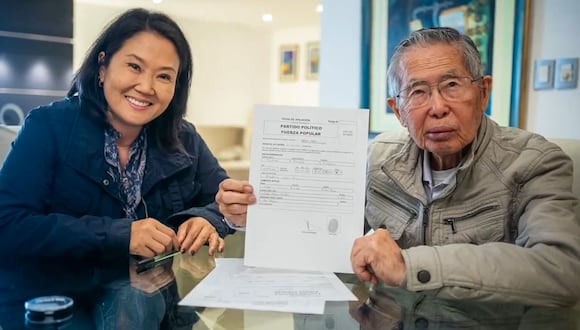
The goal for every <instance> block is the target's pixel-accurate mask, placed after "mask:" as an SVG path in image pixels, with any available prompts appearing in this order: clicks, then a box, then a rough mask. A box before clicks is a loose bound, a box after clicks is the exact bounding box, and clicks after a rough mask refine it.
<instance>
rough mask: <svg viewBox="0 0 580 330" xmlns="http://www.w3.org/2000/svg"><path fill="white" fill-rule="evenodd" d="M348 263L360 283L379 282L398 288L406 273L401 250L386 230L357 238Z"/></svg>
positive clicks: (378, 230) (379, 230)
mask: <svg viewBox="0 0 580 330" xmlns="http://www.w3.org/2000/svg"><path fill="white" fill-rule="evenodd" d="M350 262H351V264H352V269H353V271H354V272H355V274H356V275H357V276H358V277H359V278H360V279H361V280H362V281H369V282H372V283H373V284H377V283H378V281H379V280H381V281H383V282H384V283H385V284H387V285H390V286H399V285H401V283H402V282H403V280H404V279H405V276H406V273H407V267H406V265H405V260H404V259H403V254H402V253H401V248H399V246H398V245H397V242H395V241H394V240H393V238H392V237H391V234H390V233H389V232H388V231H387V230H386V229H377V230H376V231H375V232H374V233H373V234H372V235H370V236H363V237H359V238H357V239H356V240H355V241H354V245H353V247H352V251H351V255H350Z"/></svg>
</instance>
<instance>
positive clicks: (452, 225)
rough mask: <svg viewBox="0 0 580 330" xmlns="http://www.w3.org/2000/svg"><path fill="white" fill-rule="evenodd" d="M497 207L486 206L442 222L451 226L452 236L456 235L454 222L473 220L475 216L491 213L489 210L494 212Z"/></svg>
mask: <svg viewBox="0 0 580 330" xmlns="http://www.w3.org/2000/svg"><path fill="white" fill-rule="evenodd" d="M498 207H499V205H488V206H486V207H482V208H480V209H479V210H475V211H473V212H471V213H468V214H466V215H463V216H460V217H455V218H447V219H445V220H443V221H444V222H445V224H447V225H450V226H451V232H452V233H453V234H456V233H457V228H456V227H455V222H456V221H462V220H465V219H469V218H473V217H474V216H476V215H479V214H481V213H484V212H487V211H491V210H495V209H497V208H498Z"/></svg>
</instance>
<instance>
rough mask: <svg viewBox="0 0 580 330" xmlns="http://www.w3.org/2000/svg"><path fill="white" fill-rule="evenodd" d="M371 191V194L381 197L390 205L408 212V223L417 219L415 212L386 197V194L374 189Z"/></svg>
mask: <svg viewBox="0 0 580 330" xmlns="http://www.w3.org/2000/svg"><path fill="white" fill-rule="evenodd" d="M371 190H372V192H374V193H376V194H377V195H380V196H381V197H383V198H385V199H387V200H388V201H389V202H391V203H393V204H395V205H397V206H399V207H400V208H402V209H405V210H406V211H407V212H409V213H410V214H411V217H410V218H409V221H411V220H414V219H416V218H417V211H415V210H414V209H412V208H410V207H407V206H405V205H403V204H401V203H400V202H399V201H397V200H395V199H393V198H391V197H389V196H387V194H385V193H383V192H381V191H379V190H377V189H375V188H371Z"/></svg>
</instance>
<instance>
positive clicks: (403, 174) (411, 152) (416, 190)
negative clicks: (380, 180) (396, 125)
mask: <svg viewBox="0 0 580 330" xmlns="http://www.w3.org/2000/svg"><path fill="white" fill-rule="evenodd" d="M494 127H495V124H494V122H493V121H492V120H491V119H490V118H489V117H488V116H486V115H484V116H483V118H482V120H481V125H479V128H478V130H477V134H476V136H475V139H474V141H473V142H472V143H471V145H470V146H469V147H468V148H469V149H468V150H467V152H466V155H465V158H464V160H463V161H462V162H461V165H460V166H459V169H458V171H457V184H459V183H460V182H461V181H462V180H463V178H464V177H465V175H466V173H467V172H468V171H467V170H468V169H470V168H471V167H472V166H473V164H474V162H475V161H477V160H478V159H479V158H480V157H481V155H482V154H483V151H484V150H485V149H486V147H487V145H488V144H489V142H490V141H491V138H492V136H493V131H494ZM381 168H382V170H383V172H385V173H386V174H387V175H389V176H390V177H391V179H393V180H394V181H395V182H396V183H397V184H398V185H399V186H400V188H401V189H403V191H407V192H409V194H410V195H412V196H414V197H415V198H417V199H419V200H421V201H426V195H425V190H424V188H423V149H420V148H419V147H418V146H417V145H416V144H415V142H414V141H413V139H412V138H410V137H409V138H408V139H407V141H406V143H405V144H404V145H403V147H402V148H401V149H400V150H399V152H398V153H396V154H395V155H394V156H393V157H390V158H389V159H387V160H386V161H385V162H384V163H383V165H382V166H381Z"/></svg>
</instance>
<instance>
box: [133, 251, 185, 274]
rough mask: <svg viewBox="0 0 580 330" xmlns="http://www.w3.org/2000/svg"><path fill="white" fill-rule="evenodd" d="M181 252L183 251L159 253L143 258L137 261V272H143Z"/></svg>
mask: <svg viewBox="0 0 580 330" xmlns="http://www.w3.org/2000/svg"><path fill="white" fill-rule="evenodd" d="M178 254H181V251H175V252H169V253H166V254H162V255H158V256H155V257H153V258H147V259H143V260H141V261H138V262H137V273H141V272H143V271H146V270H148V269H151V268H153V267H155V266H158V265H161V264H163V263H164V262H165V261H168V260H171V258H173V257H175V256H176V255H178Z"/></svg>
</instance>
